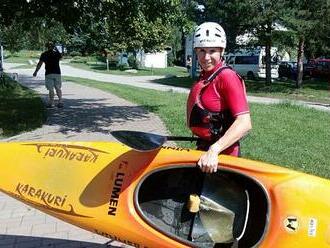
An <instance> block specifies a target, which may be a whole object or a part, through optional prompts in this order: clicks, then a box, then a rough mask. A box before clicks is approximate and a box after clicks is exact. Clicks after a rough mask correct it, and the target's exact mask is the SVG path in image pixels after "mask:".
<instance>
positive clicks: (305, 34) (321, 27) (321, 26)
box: [283, 0, 330, 88]
mask: <svg viewBox="0 0 330 248" xmlns="http://www.w3.org/2000/svg"><path fill="white" fill-rule="evenodd" d="M329 2H330V1H329V0H327V1H324V0H314V1H313V3H311V2H310V1H307V0H293V1H290V4H288V6H287V8H286V12H285V15H284V16H283V21H284V23H285V25H286V26H287V27H289V28H290V29H291V30H292V31H293V32H292V33H293V35H294V36H296V37H297V40H298V44H297V50H298V53H297V54H298V56H297V65H298V66H297V69H298V76H297V80H296V87H297V88H300V87H301V86H302V82H303V81H302V79H303V58H304V53H305V47H306V44H307V45H309V47H308V48H307V51H308V53H309V56H313V54H315V53H316V51H317V50H318V51H324V52H326V51H327V49H329V42H328V41H329V28H328V24H329V14H330V12H329Z"/></svg>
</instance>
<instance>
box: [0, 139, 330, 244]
mask: <svg viewBox="0 0 330 248" xmlns="http://www.w3.org/2000/svg"><path fill="white" fill-rule="evenodd" d="M0 151H1V155H0V166H1V169H0V190H1V191H2V192H4V193H6V194H8V195H9V196H11V197H14V198H16V199H17V200H19V201H22V202H24V203H26V204H29V205H30V206H32V207H34V208H37V209H39V210H41V211H43V212H46V213H48V214H50V215H52V216H55V217H57V218H59V219H61V220H64V221H66V222H69V223H71V224H74V225H77V226H79V227H81V228H84V229H86V230H89V231H91V232H94V233H97V234H99V235H102V236H105V237H107V238H109V239H114V240H118V241H120V242H123V243H125V244H128V245H132V246H134V247H157V248H159V247H163V248H165V247H168V248H173V247H242V248H247V247H270V248H274V247H280V248H286V247H288V248H293V247H299V248H303V247H306V248H307V247H308V248H310V247H315V248H316V247H317V248H322V247H330V197H329V195H330V181H329V180H326V179H322V178H319V177H315V176H311V175H307V174H304V173H300V172H296V171H292V170H289V169H285V168H282V167H278V166H274V165H270V164H265V163H261V162H256V161H251V160H246V159H242V158H235V157H230V156H225V155H220V165H219V170H218V172H217V173H214V174H203V173H202V172H201V171H200V170H199V169H197V168H196V166H195V164H196V161H197V160H198V158H199V157H200V154H201V153H200V151H195V150H187V149H181V148H171V147H166V146H163V147H162V148H160V149H156V150H153V151H149V152H138V151H135V150H132V149H131V148H129V147H128V146H125V145H123V144H120V143H115V142H20V143H0Z"/></svg>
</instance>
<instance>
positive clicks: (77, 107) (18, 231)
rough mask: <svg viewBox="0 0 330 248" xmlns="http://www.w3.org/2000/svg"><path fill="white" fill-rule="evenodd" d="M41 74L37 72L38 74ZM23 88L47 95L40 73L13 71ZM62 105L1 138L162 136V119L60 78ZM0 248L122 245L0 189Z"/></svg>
mask: <svg viewBox="0 0 330 248" xmlns="http://www.w3.org/2000/svg"><path fill="white" fill-rule="evenodd" d="M41 75H42V74H41ZM18 80H19V81H20V82H21V83H22V84H23V85H25V86H27V87H29V88H31V89H33V90H35V91H37V92H39V93H40V94H41V95H42V97H43V98H46V97H47V90H46V89H45V86H44V80H43V76H42V77H38V78H33V77H32V75H31V74H28V75H25V74H22V73H19V78H18ZM63 97H64V108H63V109H58V108H53V109H49V110H48V119H47V122H46V124H45V125H44V126H43V127H41V128H38V129H36V130H34V131H32V132H27V133H23V134H20V135H17V136H15V137H11V138H9V139H6V140H2V142H11V141H23V140H24V141H27V140H45V141H46V140H47V141H63V140H80V141H84V140H96V141H100V140H104V141H110V140H114V138H113V137H112V136H111V135H109V131H111V130H117V129H130V130H141V131H146V132H155V133H160V134H167V131H166V128H165V126H164V124H163V123H162V121H161V120H160V119H159V118H158V117H157V116H156V115H154V114H152V113H149V112H147V111H146V110H145V109H143V108H142V107H140V106H137V105H135V104H132V103H130V102H127V101H125V100H123V99H121V98H118V97H117V96H115V95H112V94H110V93H106V92H103V91H101V90H97V89H93V88H88V87H84V86H81V85H78V84H74V83H70V82H65V83H64V84H63ZM0 223H1V225H0V248H1V247H4V248H5V247H6V248H14V247H15V248H16V247H22V248H23V247H24V248H30V247H34V248H39V247H71V248H76V247H128V246H126V245H124V244H122V243H119V242H116V241H113V242H112V243H111V244H110V245H108V246H106V245H104V244H105V242H108V241H109V239H106V238H103V237H102V236H99V235H96V234H94V233H91V232H88V231H85V230H83V229H80V228H78V227H75V226H73V225H70V224H67V223H64V222H62V221H60V220H58V219H55V218H53V217H51V216H48V215H46V214H44V213H42V212H40V211H38V210H36V209H33V208H31V207H29V206H27V205H24V204H22V203H20V202H18V201H16V200H14V199H11V198H10V197H8V196H6V195H5V194H2V193H0Z"/></svg>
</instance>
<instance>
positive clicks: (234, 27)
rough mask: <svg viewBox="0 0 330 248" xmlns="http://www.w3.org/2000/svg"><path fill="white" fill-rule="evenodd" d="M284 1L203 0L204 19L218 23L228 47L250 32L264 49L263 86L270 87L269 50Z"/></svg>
mask: <svg viewBox="0 0 330 248" xmlns="http://www.w3.org/2000/svg"><path fill="white" fill-rule="evenodd" d="M286 3H287V1H285V0H278V1H274V0H220V1H217V0H205V6H206V16H207V19H208V20H213V21H218V22H220V23H221V24H222V25H223V26H224V27H225V30H226V31H227V33H228V46H229V49H230V48H234V47H235V46H236V45H235V39H236V37H237V36H238V35H240V34H244V33H251V34H252V35H254V36H255V37H256V38H257V39H258V42H257V43H258V45H260V46H265V50H266V83H267V84H271V47H272V45H273V36H274V33H275V26H274V24H275V23H276V22H277V21H279V20H281V17H282V15H283V13H284V11H285V6H286Z"/></svg>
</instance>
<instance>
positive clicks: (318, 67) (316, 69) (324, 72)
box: [309, 59, 330, 78]
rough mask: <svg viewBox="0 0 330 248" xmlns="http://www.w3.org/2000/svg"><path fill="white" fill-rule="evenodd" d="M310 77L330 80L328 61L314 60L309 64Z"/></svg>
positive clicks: (329, 62) (329, 64)
mask: <svg viewBox="0 0 330 248" xmlns="http://www.w3.org/2000/svg"><path fill="white" fill-rule="evenodd" d="M309 66H310V69H309V74H310V76H311V77H317V78H330V59H314V60H311V61H310V62H309Z"/></svg>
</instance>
